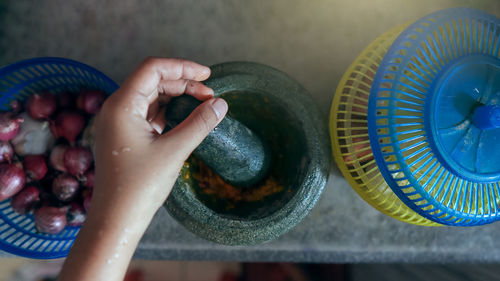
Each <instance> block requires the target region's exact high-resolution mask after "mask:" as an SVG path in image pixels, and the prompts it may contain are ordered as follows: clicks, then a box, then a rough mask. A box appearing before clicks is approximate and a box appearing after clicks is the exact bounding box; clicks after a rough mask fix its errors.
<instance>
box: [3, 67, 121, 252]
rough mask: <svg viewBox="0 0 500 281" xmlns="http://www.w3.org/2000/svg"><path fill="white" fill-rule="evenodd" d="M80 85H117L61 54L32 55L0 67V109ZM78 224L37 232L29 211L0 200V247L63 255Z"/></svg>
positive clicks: (111, 88)
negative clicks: (19, 210)
mask: <svg viewBox="0 0 500 281" xmlns="http://www.w3.org/2000/svg"><path fill="white" fill-rule="evenodd" d="M82 87H87V88H93V89H101V90H103V91H105V92H106V93H107V94H108V95H110V94H111V93H113V92H114V91H115V90H116V89H118V85H117V84H116V83H115V82H113V81H112V80H111V79H109V78H108V77H106V75H104V74H103V73H102V72H100V71H98V70H96V69H94V68H92V67H90V66H88V65H85V64H82V63H80V62H77V61H73V60H69V59H64V58H50V57H49V58H33V59H27V60H23V61H20V62H17V63H14V64H11V65H8V66H5V67H3V68H1V69H0V109H1V110H8V109H9V104H10V102H11V101H13V100H24V99H25V98H26V97H28V96H29V95H31V94H34V93H39V92H40V91H43V90H48V91H50V92H52V93H54V94H57V93H59V92H62V91H65V90H70V91H79V90H80V89H81V88H82ZM79 230H80V227H70V226H67V227H66V228H65V229H64V230H63V231H62V232H60V233H59V234H56V235H49V234H43V233H39V232H38V231H37V230H36V229H35V224H34V219H33V215H32V214H27V215H20V214H17V213H16V212H14V210H13V209H12V208H11V207H10V199H7V200H5V201H2V202H0V249H1V250H4V251H6V252H9V253H11V254H15V255H19V256H24V257H28V258H36V259H53V258H61V257H65V256H67V254H68V252H69V250H70V248H71V246H72V244H73V241H74V239H75V238H76V235H77V234H78V231H79Z"/></svg>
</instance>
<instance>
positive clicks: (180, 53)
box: [0, 0, 500, 263]
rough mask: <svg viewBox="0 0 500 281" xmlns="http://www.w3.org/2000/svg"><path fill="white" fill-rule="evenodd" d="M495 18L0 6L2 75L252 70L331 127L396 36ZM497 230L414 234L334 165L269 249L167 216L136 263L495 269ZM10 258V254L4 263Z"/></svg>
mask: <svg viewBox="0 0 500 281" xmlns="http://www.w3.org/2000/svg"><path fill="white" fill-rule="evenodd" d="M458 6H462V7H464V6H465V7H476V8H480V9H483V10H486V11H488V12H489V13H492V14H495V15H497V16H500V2H499V1H497V0H482V1H477V0H408V1H400V0H372V1H362V3H361V1H352V0H336V1H331V0H317V1H300V0H277V1H225V0H212V1H193V0H184V1H175V0H144V1H138V0H120V1H118V0H110V1H98V0H79V1H66V0H47V1H43V2H41V1H38V2H36V3H34V2H33V1H28V0H15V1H13V0H12V1H0V65H5V64H8V63H12V62H15V61H18V60H21V59H24V58H28V57H35V56H61V57H68V58H72V59H76V60H79V61H82V62H85V63H87V64H90V65H92V66H94V67H97V68H98V69H100V70H102V71H103V72H104V73H106V74H108V75H109V76H110V77H111V78H112V79H114V80H115V81H116V82H118V83H122V82H123V81H124V79H125V77H126V75H128V74H129V73H130V72H131V71H132V69H133V68H134V67H135V66H136V65H137V64H138V63H139V62H140V61H141V60H142V59H143V57H145V56H150V55H156V56H169V57H185V58H189V59H192V60H195V61H198V62H200V63H203V64H206V65H211V64H214V63H219V62H224V61H233V60H249V61H257V62H262V63H265V64H267V65H271V66H274V67H277V68H279V69H280V70H282V71H284V72H286V73H288V74H289V75H290V76H292V77H293V78H295V79H296V80H297V81H299V82H300V83H301V84H302V85H303V86H304V87H305V88H306V89H307V90H308V91H309V92H310V93H311V95H312V97H313V99H314V100H315V102H316V103H317V104H318V106H319V107H320V110H321V114H322V115H323V116H324V118H325V120H326V116H327V112H328V109H329V107H330V105H331V101H332V95H333V92H334V90H335V87H336V86H337V84H338V82H339V80H340V78H341V76H342V74H343V73H344V71H345V70H346V68H347V67H348V66H349V64H350V63H351V62H352V61H353V60H354V59H355V58H356V57H357V55H358V54H359V53H360V52H361V51H362V50H363V49H364V48H365V47H366V46H367V45H368V44H369V43H370V42H371V41H372V40H374V39H375V38H376V37H377V36H378V35H380V34H381V33H383V32H384V31H386V30H388V29H389V28H391V27H393V26H395V25H397V24H400V23H404V22H406V21H410V20H415V19H417V18H419V17H421V16H424V15H425V14H427V13H430V12H433V11H436V10H438V9H442V8H447V7H458ZM497 233H500V223H494V224H491V225H486V226H481V227H474V228H453V227H439V228H434V227H432V228H431V227H429V228H428V227H418V226H413V225H409V224H405V223H402V222H399V221H397V220H394V219H391V218H389V217H387V216H385V215H383V214H380V213H379V212H377V211H376V210H375V209H373V208H372V207H370V206H369V205H368V204H366V203H365V202H364V201H363V200H362V199H361V198H360V197H359V196H358V195H357V194H356V193H355V192H354V191H353V190H352V189H351V188H350V187H349V185H348V184H347V182H346V181H345V180H344V179H343V177H342V175H341V174H340V172H339V171H338V170H337V168H336V167H332V168H331V171H330V176H329V180H328V182H327V185H326V188H325V192H323V195H322V196H321V198H320V200H319V202H318V204H317V205H316V207H315V208H314V209H313V210H312V211H311V212H310V214H309V215H308V216H307V217H306V218H305V219H304V220H303V221H302V222H301V223H300V224H299V225H297V226H296V227H295V228H294V229H293V230H292V231H290V232H288V233H286V234H284V235H283V236H281V237H280V238H278V239H277V240H274V241H273V242H270V243H266V244H261V245H256V246H247V247H231V246H222V245H217V244H215V243H211V242H208V241H206V240H203V239H201V238H198V237H196V236H195V235H194V234H192V233H190V232H189V231H187V230H186V229H185V228H184V227H183V226H182V225H180V224H179V223H177V222H176V221H175V220H174V219H173V218H172V217H171V216H169V215H168V213H167V212H166V210H164V209H160V210H159V211H158V213H157V215H156V217H155V219H154V220H153V222H152V224H151V226H150V227H149V229H148V231H147V232H146V234H145V236H144V237H143V239H142V241H141V243H140V244H139V247H138V249H137V252H136V257H137V258H148V259H177V260H245V261H304V262H306V261H316V262H440V263H441V262H500V250H498V249H500V240H499V239H498V237H497V236H498V235H497ZM1 254H2V255H3V256H7V254H4V253H1Z"/></svg>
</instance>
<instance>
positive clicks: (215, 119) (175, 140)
mask: <svg viewBox="0 0 500 281" xmlns="http://www.w3.org/2000/svg"><path fill="white" fill-rule="evenodd" d="M227 109H228V105H227V103H226V101H225V100H223V99H221V98H212V99H209V100H207V101H205V102H203V103H202V104H200V105H199V106H198V107H197V108H196V109H195V110H193V112H191V114H190V115H189V116H188V117H187V118H186V119H185V120H184V121H182V122H181V123H180V124H179V125H177V126H176V127H175V128H173V129H172V130H170V131H168V132H167V133H166V134H164V135H162V136H161V137H160V138H159V139H158V141H159V142H163V144H162V145H163V147H165V148H166V149H167V150H168V151H169V153H170V154H172V152H174V153H175V154H177V155H179V157H182V158H183V160H185V159H187V158H188V157H189V155H190V154H191V153H192V152H193V150H195V149H196V147H198V145H200V143H201V142H202V141H203V140H204V139H205V137H206V136H207V135H208V134H209V133H210V132H211V131H212V130H213V129H214V128H215V127H216V126H217V125H218V124H219V123H220V121H222V119H223V118H224V116H225V115H226V113H227Z"/></svg>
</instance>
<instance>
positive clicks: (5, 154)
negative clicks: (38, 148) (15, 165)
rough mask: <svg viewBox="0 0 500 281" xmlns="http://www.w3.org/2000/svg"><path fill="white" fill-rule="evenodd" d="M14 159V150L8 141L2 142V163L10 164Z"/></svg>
mask: <svg viewBox="0 0 500 281" xmlns="http://www.w3.org/2000/svg"><path fill="white" fill-rule="evenodd" d="M13 157H14V148H13V147H12V145H11V144H10V143H9V142H7V141H0V162H9V163H10V161H11V160H12V158H13Z"/></svg>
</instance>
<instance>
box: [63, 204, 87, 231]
mask: <svg viewBox="0 0 500 281" xmlns="http://www.w3.org/2000/svg"><path fill="white" fill-rule="evenodd" d="M86 218H87V215H86V214H85V209H84V208H83V206H82V204H80V203H77V202H73V203H71V205H70V207H69V211H68V214H67V221H68V225H69V226H81V225H82V224H83V222H84V221H85V219H86Z"/></svg>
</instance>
